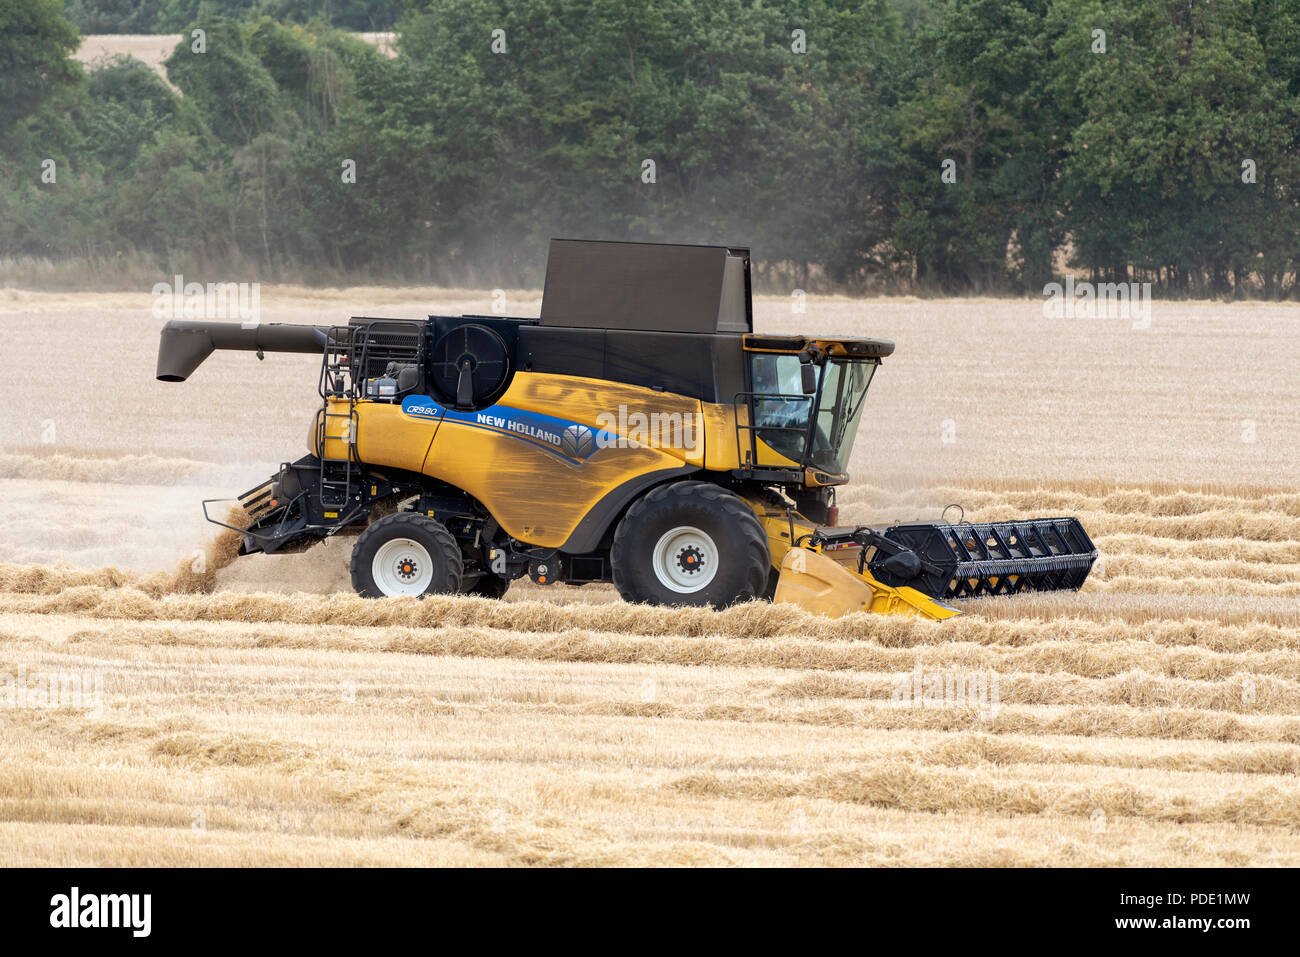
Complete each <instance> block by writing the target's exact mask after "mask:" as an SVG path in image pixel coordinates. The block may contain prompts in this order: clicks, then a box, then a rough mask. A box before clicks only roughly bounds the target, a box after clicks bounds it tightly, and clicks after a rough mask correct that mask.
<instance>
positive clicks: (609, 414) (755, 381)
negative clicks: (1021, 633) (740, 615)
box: [158, 240, 1096, 619]
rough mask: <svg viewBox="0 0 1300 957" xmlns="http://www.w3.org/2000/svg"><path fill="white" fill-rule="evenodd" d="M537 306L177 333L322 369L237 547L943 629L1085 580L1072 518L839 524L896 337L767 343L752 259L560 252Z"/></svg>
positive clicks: (405, 584)
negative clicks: (297, 443) (890, 617)
mask: <svg viewBox="0 0 1300 957" xmlns="http://www.w3.org/2000/svg"><path fill="white" fill-rule="evenodd" d="M541 312H542V314H541V318H540V319H518V318H507V317H502V316H460V317H450V316H430V317H428V318H427V319H420V320H397V319H369V318H354V319H352V320H351V321H350V322H349V323H348V324H347V325H339V326H323V325H322V326H299V325H286V324H268V325H261V326H255V327H251V328H250V327H245V326H241V325H239V324H236V323H206V322H201V321H184V322H179V321H174V322H169V323H168V324H167V325H166V326H165V327H164V328H163V331H162V341H161V343H160V346H159V351H158V378H159V379H162V380H165V381H171V382H179V381H184V380H185V379H186V378H188V377H189V376H190V375H191V374H192V373H193V372H194V371H195V370H196V369H197V368H198V366H199V365H200V364H201V363H202V362H203V360H204V359H206V358H207V356H208V355H210V354H211V353H212V351H213V350H215V349H245V350H249V351H256V352H257V353H258V355H259V356H260V355H262V354H263V353H265V352H315V353H319V354H321V356H322V362H321V372H320V378H319V383H318V390H319V393H320V397H321V408H320V410H319V411H318V412H317V414H316V418H315V421H314V422H313V423H312V426H311V429H310V434H309V437H308V443H307V444H308V449H307V454H306V455H304V456H302V457H301V458H298V459H297V460H295V461H293V462H286V463H284V464H282V465H281V467H280V470H279V471H278V472H277V473H276V474H275V475H274V476H272V477H271V478H270V479H268V480H267V481H265V482H263V483H262V484H261V485H259V486H257V487H256V488H254V489H252V490H250V491H248V492H246V493H244V494H243V495H242V496H240V497H239V501H240V503H241V504H242V505H243V507H244V509H245V511H246V512H247V514H248V515H249V516H250V517H251V519H252V521H251V523H250V524H248V525H247V526H246V527H240V528H238V529H237V531H239V532H240V533H241V535H242V536H243V543H242V546H241V549H240V551H241V554H246V553H249V552H257V551H261V552H267V553H275V552H288V551H298V550H301V549H304V548H307V547H309V546H310V545H312V544H315V543H316V542H319V541H320V540H322V539H324V538H326V537H329V536H332V535H336V534H340V533H344V534H354V533H355V534H356V535H357V540H356V543H355V545H354V547H353V550H352V561H351V573H352V584H353V586H354V587H355V588H356V590H357V591H358V592H359V593H360V594H362V595H366V596H371V597H383V596H392V595H426V594H440V593H452V592H467V593H473V594H478V595H486V596H491V597H500V596H501V595H503V594H504V593H505V591H506V589H507V588H508V587H509V584H510V582H511V581H513V580H515V579H517V578H520V577H522V576H523V575H528V576H529V577H530V578H532V579H533V581H535V582H538V583H539V584H543V585H549V584H553V583H555V582H566V583H569V584H585V583H588V582H612V583H613V584H614V585H615V586H616V587H617V589H618V591H619V593H620V594H621V595H622V596H623V597H624V598H625V599H627V600H629V601H639V602H650V603H655V604H662V605H712V606H714V607H723V606H726V605H730V604H733V603H735V602H739V601H747V600H750V599H755V598H769V599H770V598H773V597H775V599H776V600H788V601H795V602H798V603H799V604H801V605H803V606H805V607H808V608H810V609H812V610H816V611H822V612H826V613H829V614H843V613H846V612H849V611H857V610H863V611H873V612H880V613H890V614H912V615H922V616H925V617H928V618H933V619H943V618H947V617H951V616H952V615H955V614H957V613H958V612H957V609H956V608H954V607H953V606H952V605H950V604H948V602H949V601H950V600H954V599H961V598H967V597H974V596H978V595H1000V594H1014V593H1016V592H1020V591H1025V590H1044V589H1058V588H1070V589H1077V588H1079V587H1080V586H1081V585H1082V584H1083V581H1084V579H1085V578H1086V577H1087V575H1088V571H1089V569H1090V568H1091V567H1092V563H1093V561H1094V559H1095V558H1096V550H1095V549H1094V548H1093V545H1092V542H1091V541H1090V540H1089V539H1088V536H1087V534H1086V533H1085V532H1084V530H1083V527H1082V526H1081V525H1080V524H1079V522H1078V520H1077V519H1072V518H1065V519H1059V518H1058V519H1034V520H1028V521H1021V522H1000V523H994V524H969V523H961V524H956V525H948V524H937V525H930V524H910V525H898V526H894V527H892V528H888V529H885V530H883V531H880V530H876V529H871V528H866V527H840V526H838V525H837V517H838V515H837V512H838V510H837V509H836V507H835V488H836V486H838V485H843V484H844V483H846V482H847V481H848V480H849V476H848V463H849V456H850V453H851V451H852V448H853V440H854V436H855V435H856V433H857V429H858V424H859V422H860V420H861V417H862V414H863V408H864V405H865V401H866V393H867V387H868V385H869V384H870V382H871V378H872V375H873V373H874V372H875V371H876V369H877V367H878V366H879V365H880V363H881V360H882V359H884V358H886V357H888V356H889V355H891V354H892V353H893V351H894V345H893V343H891V342H887V341H884V340H880V339H867V338H843V337H823V336H808V335H759V334H755V333H754V331H753V307H752V302H751V294H750V263H749V253H748V250H745V249H738V248H734V247H721V246H674V245H658V244H644V243H605V242H582V241H574V240H554V241H552V243H551V251H550V257H549V260H548V263H547V275H546V291H545V294H544V297H543V300H542V310H541ZM209 504H210V502H205V503H204V510H205V514H207V507H208V505H209ZM208 518H209V520H210V521H214V522H216V524H219V525H224V524H225V523H224V522H221V521H219V520H217V519H215V518H213V517H212V516H211V515H208ZM227 527H233V526H227Z"/></svg>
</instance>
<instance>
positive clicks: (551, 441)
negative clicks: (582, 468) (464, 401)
mask: <svg viewBox="0 0 1300 957" xmlns="http://www.w3.org/2000/svg"><path fill="white" fill-rule="evenodd" d="M402 412H403V413H404V414H406V415H409V416H412V417H413V418H417V419H441V420H442V421H444V422H448V423H451V424H455V425H465V426H469V427H471V428H476V429H487V430H488V431H489V432H499V433H501V434H503V435H509V436H512V437H514V438H519V439H523V440H524V441H526V442H529V443H531V444H534V445H539V446H541V447H542V448H544V449H546V450H547V451H549V452H554V453H556V454H557V455H561V456H563V457H564V458H566V459H568V460H569V461H571V462H582V461H585V460H586V459H588V458H590V457H591V455H592V453H593V452H595V451H596V450H597V449H598V448H602V447H604V446H607V445H612V444H613V443H614V440H615V438H616V436H615V435H614V433H612V432H607V431H605V430H603V429H593V428H592V427H591V426H589V425H583V424H582V423H581V422H573V421H570V420H569V419H560V418H557V417H555V416H553V415H543V414H542V413H540V412H527V411H524V410H523V409H512V408H510V407H509V406H504V405H494V406H491V407H490V408H487V409H483V410H481V411H479V412H457V411H456V410H455V409H449V408H447V407H446V406H444V405H442V404H441V403H439V402H436V401H434V400H433V399H431V398H430V397H429V396H427V395H408V396H407V397H406V398H405V399H403V400H402Z"/></svg>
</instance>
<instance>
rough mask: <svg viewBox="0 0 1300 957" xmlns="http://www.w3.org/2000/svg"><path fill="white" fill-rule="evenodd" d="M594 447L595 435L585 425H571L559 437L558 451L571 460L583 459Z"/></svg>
mask: <svg viewBox="0 0 1300 957" xmlns="http://www.w3.org/2000/svg"><path fill="white" fill-rule="evenodd" d="M595 447H596V433H595V432H593V431H592V430H591V429H589V428H587V427H586V426H585V425H571V426H569V427H568V428H567V429H565V430H564V433H563V434H562V435H561V436H560V451H562V452H563V453H564V454H565V455H567V456H568V457H569V458H571V459H585V458H586V457H587V456H588V455H590V454H591V453H592V451H593V450H594V449H595Z"/></svg>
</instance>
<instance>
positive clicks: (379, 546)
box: [348, 512, 464, 598]
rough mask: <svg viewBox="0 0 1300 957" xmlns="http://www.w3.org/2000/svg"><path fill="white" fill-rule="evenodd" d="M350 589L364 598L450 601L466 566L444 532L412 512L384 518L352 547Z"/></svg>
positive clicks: (440, 526)
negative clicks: (444, 597) (448, 597)
mask: <svg viewBox="0 0 1300 957" xmlns="http://www.w3.org/2000/svg"><path fill="white" fill-rule="evenodd" d="M348 568H349V571H351V573H352V587H353V588H355V589H356V592H357V594H358V595H360V596H362V597H363V598H391V597H395V596H398V595H416V596H419V597H423V596H425V595H454V594H455V593H456V592H458V591H460V583H461V577H462V575H463V574H464V560H463V559H462V558H461V554H460V546H459V545H458V544H456V539H455V538H453V537H452V534H451V532H449V531H447V527H446V526H445V525H443V524H442V522H440V521H438V520H437V519H435V518H430V517H429V516H427V515H417V514H416V513H415V512H398V513H396V514H394V515H385V516H384V517H383V518H381V519H379V520H378V521H376V522H372V523H371V524H370V526H369V527H367V528H366V530H365V531H364V532H362V533H361V535H360V536H359V537H358V538H357V542H356V544H355V545H354V546H353V547H352V561H351V563H350V564H349V566H348Z"/></svg>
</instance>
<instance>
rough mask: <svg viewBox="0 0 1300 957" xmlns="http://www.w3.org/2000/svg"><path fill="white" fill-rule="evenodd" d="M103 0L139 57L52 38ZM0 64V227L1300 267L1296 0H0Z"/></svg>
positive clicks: (490, 261)
mask: <svg viewBox="0 0 1300 957" xmlns="http://www.w3.org/2000/svg"><path fill="white" fill-rule="evenodd" d="M142 10H143V11H146V12H148V11H153V16H152V19H149V18H146V19H145V20H139V21H136V20H131V19H130V17H131V16H136V15H139V14H140V11H142ZM114 16H117V17H119V19H117V20H114V19H113V17H114ZM69 17H71V18H73V19H75V20H76V25H74V23H73V22H72V20H70V19H69ZM122 17H126V18H127V19H121V18H122ZM146 21H147V22H146ZM105 24H107V25H108V26H113V25H114V24H118V25H119V27H117V28H121V29H133V30H138V29H145V28H148V29H157V30H160V31H164V30H174V31H176V32H178V33H180V35H181V39H180V42H179V43H178V45H177V46H176V48H175V50H174V51H173V52H172V53H171V55H170V56H169V57H168V59H167V60H166V63H165V69H166V78H167V79H166V82H164V80H163V79H162V78H161V77H159V76H158V75H157V74H156V73H155V72H153V71H152V70H150V69H149V68H148V67H146V66H145V65H144V64H142V63H140V62H138V61H134V60H130V59H125V58H118V59H114V60H110V61H107V62H100V63H97V64H93V65H92V66H90V67H89V68H87V69H83V68H82V67H81V66H80V65H79V64H78V63H76V62H75V61H74V60H72V59H71V55H72V53H73V52H74V51H75V50H76V48H77V45H78V43H79V37H78V30H77V26H78V25H79V26H80V27H81V28H82V29H83V30H98V29H102V28H103V25H105ZM375 26H378V27H381V28H382V27H385V26H392V27H393V28H394V29H395V30H396V32H397V35H398V36H397V41H396V46H395V55H391V56H390V55H386V54H385V53H384V52H381V51H380V50H378V49H376V48H375V47H374V46H373V45H371V44H368V43H366V42H364V41H363V40H362V39H360V38H358V37H356V36H354V35H352V34H351V33H350V32H348V31H352V30H357V29H368V28H370V27H375ZM0 65H3V68H2V69H0V179H2V180H3V191H2V192H0V257H5V258H10V259H13V258H15V257H37V258H40V259H43V260H51V261H55V262H60V261H86V262H92V261H93V262H99V263H112V262H114V261H131V262H143V263H146V264H149V266H150V268H157V269H158V270H162V271H164V272H170V271H172V270H180V269H187V270H189V271H190V272H199V271H208V272H214V273H215V272H219V273H223V274H226V275H231V274H238V276H239V277H240V278H249V277H251V278H267V279H271V278H299V279H305V280H308V281H330V280H331V278H340V277H347V278H349V279H354V278H357V277H371V278H374V279H380V280H382V279H393V280H421V281H436V282H449V283H450V282H462V283H490V284H491V285H493V286H505V285H514V284H521V285H522V284H531V283H535V282H537V281H538V280H539V278H540V270H541V268H542V265H543V263H544V259H545V243H546V240H547V239H548V238H549V237H551V236H578V237H586V238H609V239H648V240H664V241H678V242H725V243H731V244H743V245H748V246H750V247H751V248H752V250H753V252H754V257H755V263H756V267H757V270H758V275H759V278H760V282H763V283H765V284H766V285H768V286H769V287H773V288H779V287H781V286H782V285H783V284H784V286H785V287H786V288H791V287H793V286H799V287H801V288H805V289H809V290H818V289H823V290H829V289H846V290H854V291H861V290H886V291H901V290H917V291H925V292H937V293H970V292H978V293H983V292H1010V293H1034V294H1038V293H1041V291H1042V288H1043V286H1044V285H1045V284H1047V283H1049V282H1052V281H1053V280H1054V279H1059V278H1060V277H1061V276H1062V275H1064V274H1066V273H1069V274H1072V275H1076V276H1079V277H1080V278H1089V279H1092V280H1093V281H1106V282H1126V281H1136V282H1151V283H1152V284H1153V286H1154V287H1155V289H1156V290H1157V291H1158V293H1159V294H1164V295H1183V296H1202V297H1204V296H1213V297H1232V296H1260V297H1269V298H1296V297H1297V296H1300V285H1298V283H1297V271H1298V268H1300V203H1298V202H1297V196H1298V195H1300V194H1298V189H1300V0H1235V2H1234V0H1225V2H1219V0H1216V2H1214V3H1204V2H1200V0H1195V2H1192V0H1128V2H1126V3H1125V4H1123V5H1122V8H1121V5H1116V4H1112V3H1105V2H1103V0H800V2H793V0H767V2H758V0H711V2H710V3H707V4H701V3H698V2H694V0H644V2H640V3H636V4H628V3H622V2H617V0H532V2H530V3H527V4H518V3H512V2H508V0H391V2H370V0H329V2H324V0H146V2H144V3H126V2H124V0H68V2H67V5H66V9H65V7H64V5H63V4H61V3H60V2H59V0H15V3H11V4H9V5H7V6H6V7H5V8H4V9H3V10H0Z"/></svg>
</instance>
